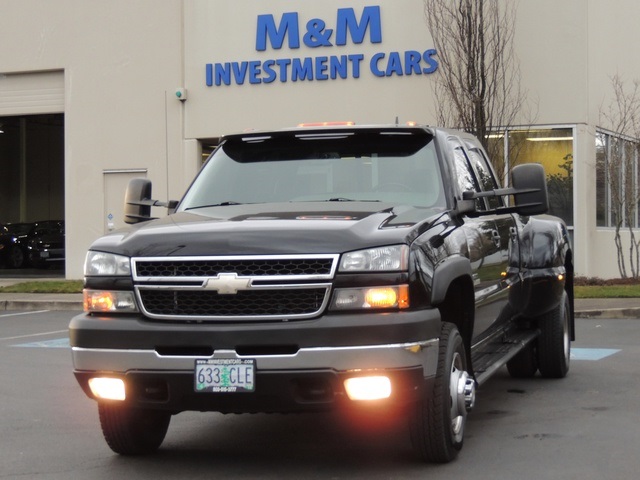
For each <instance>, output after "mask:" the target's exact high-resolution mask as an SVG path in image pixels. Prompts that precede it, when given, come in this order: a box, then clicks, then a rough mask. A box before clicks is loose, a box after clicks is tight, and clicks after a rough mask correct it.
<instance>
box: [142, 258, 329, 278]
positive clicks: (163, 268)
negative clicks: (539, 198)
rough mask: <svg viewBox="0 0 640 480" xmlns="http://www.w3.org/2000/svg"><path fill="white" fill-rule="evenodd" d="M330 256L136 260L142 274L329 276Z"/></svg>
mask: <svg viewBox="0 0 640 480" xmlns="http://www.w3.org/2000/svg"><path fill="white" fill-rule="evenodd" d="M332 267H333V259H331V258H308V259H307V258H302V259H300V258H296V259H277V260H268V259H215V260H168V259H167V260H161V261H137V262H136V275H137V276H139V277H150V278H157V277H190V278H191V277H215V276H216V275H219V274H220V273H237V274H238V275H241V276H249V277H251V276H255V277H268V276H271V277H273V276H279V277H281V276H294V277H298V276H300V275H330V274H331V271H332Z"/></svg>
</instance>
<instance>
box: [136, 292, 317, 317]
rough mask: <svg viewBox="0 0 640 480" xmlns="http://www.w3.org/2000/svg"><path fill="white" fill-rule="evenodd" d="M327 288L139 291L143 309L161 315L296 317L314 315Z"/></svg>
mask: <svg viewBox="0 0 640 480" xmlns="http://www.w3.org/2000/svg"><path fill="white" fill-rule="evenodd" d="M325 293H326V288H313V289H299V290H286V291H282V290H254V291H252V290H244V291H241V292H238V293H237V294H236V295H220V294H218V293H217V292H198V291H193V290H186V291H167V290H141V291H140V296H141V298H142V302H143V303H144V306H145V309H146V310H147V311H148V312H149V313H151V314H154V315H161V316H179V317H183V316H195V317H207V316H210V315H212V314H215V315H216V316H222V317H264V316H281V317H284V318H286V317H288V316H298V315H307V314H313V313H315V312H317V311H318V310H319V309H320V307H321V306H322V304H323V302H324V297H325Z"/></svg>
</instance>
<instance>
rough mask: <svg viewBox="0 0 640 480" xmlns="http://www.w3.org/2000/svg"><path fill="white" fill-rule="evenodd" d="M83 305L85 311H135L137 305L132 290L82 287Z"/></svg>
mask: <svg viewBox="0 0 640 480" xmlns="http://www.w3.org/2000/svg"><path fill="white" fill-rule="evenodd" d="M82 293H83V296H84V298H83V306H84V311H85V312H97V313H117V312H123V313H126V312H137V311H138V307H137V306H136V301H135V299H134V297H133V292H129V291H119V290H88V289H86V288H85V289H84V290H83V291H82Z"/></svg>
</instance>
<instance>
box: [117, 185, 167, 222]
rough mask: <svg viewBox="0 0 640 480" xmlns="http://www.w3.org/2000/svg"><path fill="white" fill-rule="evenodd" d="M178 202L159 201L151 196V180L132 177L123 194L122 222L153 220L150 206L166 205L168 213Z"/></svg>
mask: <svg viewBox="0 0 640 480" xmlns="http://www.w3.org/2000/svg"><path fill="white" fill-rule="evenodd" d="M177 205H178V202H177V201H175V200H169V201H168V202H161V201H159V200H153V199H152V198H151V180H149V179H146V178H133V179H131V180H130V181H129V185H127V191H126V192H125V194H124V222H125V223H129V224H133V223H140V222H146V221H147V220H154V218H155V217H152V216H151V207H167V208H168V209H169V213H173V210H175V208H176V206H177Z"/></svg>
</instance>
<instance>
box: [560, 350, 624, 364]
mask: <svg viewBox="0 0 640 480" xmlns="http://www.w3.org/2000/svg"><path fill="white" fill-rule="evenodd" d="M619 351H620V350H619V349H616V348H572V349H571V360H592V361H596V360H602V359H603V358H607V357H610V356H611V355H615V354H616V353H618V352H619Z"/></svg>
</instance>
